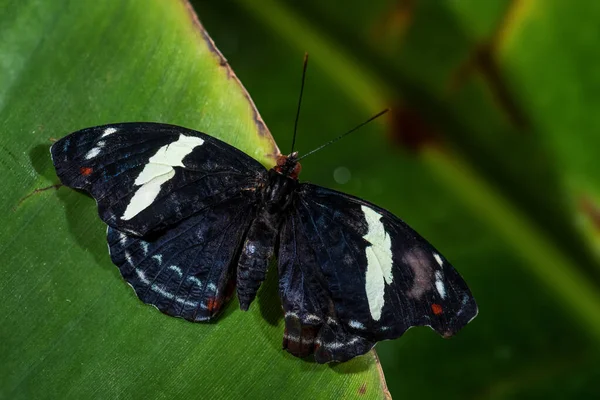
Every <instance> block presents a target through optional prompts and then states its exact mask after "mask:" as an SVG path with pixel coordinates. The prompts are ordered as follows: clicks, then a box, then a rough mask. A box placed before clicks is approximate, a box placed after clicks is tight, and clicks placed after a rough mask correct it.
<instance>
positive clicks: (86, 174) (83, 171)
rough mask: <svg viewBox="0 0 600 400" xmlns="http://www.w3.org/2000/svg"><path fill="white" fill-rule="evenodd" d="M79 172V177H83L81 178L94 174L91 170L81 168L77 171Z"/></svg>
mask: <svg viewBox="0 0 600 400" xmlns="http://www.w3.org/2000/svg"><path fill="white" fill-rule="evenodd" d="M79 172H81V175H83V176H88V175H90V174H91V173H92V172H94V170H93V169H92V168H90V167H81V168H80V169H79Z"/></svg>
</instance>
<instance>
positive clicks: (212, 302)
mask: <svg viewBox="0 0 600 400" xmlns="http://www.w3.org/2000/svg"><path fill="white" fill-rule="evenodd" d="M219 305H220V303H219V300H217V299H216V298H214V297H211V298H210V299H208V302H207V303H206V308H207V309H208V311H209V312H213V311H214V310H216V309H217V308H219Z"/></svg>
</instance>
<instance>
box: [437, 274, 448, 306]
mask: <svg viewBox="0 0 600 400" xmlns="http://www.w3.org/2000/svg"><path fill="white" fill-rule="evenodd" d="M443 278H444V276H443V274H442V271H435V288H436V289H437V291H438V293H439V294H440V297H441V298H442V299H445V298H446V286H445V285H444V282H442V279H443Z"/></svg>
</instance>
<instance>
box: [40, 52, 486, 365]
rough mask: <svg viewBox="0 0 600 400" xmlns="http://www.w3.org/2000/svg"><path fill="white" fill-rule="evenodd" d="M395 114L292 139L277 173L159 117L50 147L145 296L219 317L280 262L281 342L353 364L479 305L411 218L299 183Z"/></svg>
mask: <svg viewBox="0 0 600 400" xmlns="http://www.w3.org/2000/svg"><path fill="white" fill-rule="evenodd" d="M307 57H308V56H307V55H305V59H304V71H303V75H302V88H301V91H300V101H299V102H298V112H297V114H296V123H295V128H294V142H295V138H296V128H297V126H298V117H299V113H300V103H301V100H302V92H303V89H304V80H305V74H306V64H307ZM386 111H387V110H384V111H383V112H380V113H379V114H377V115H375V116H374V117H372V118H370V119H369V120H367V121H366V122H364V123H362V124H360V125H358V126H357V127H356V128H354V129H352V130H350V131H348V132H346V133H345V134H343V135H341V136H339V137H337V138H336V139H334V140H332V141H330V142H328V143H326V144H325V145H323V146H321V147H319V148H317V149H315V150H313V151H311V152H309V153H307V154H305V155H303V156H302V157H299V156H298V153H297V152H294V151H293V145H292V152H291V153H290V154H289V155H288V156H284V155H279V156H278V157H277V163H276V165H275V166H274V167H273V168H271V169H269V170H267V169H266V168H265V167H264V166H263V165H262V164H260V163H259V162H258V161H256V160H255V159H253V158H252V157H250V156H248V155H247V154H245V153H243V152H242V151H240V150H238V149H236V148H235V147H233V146H230V145H229V144H227V143H225V142H223V141H221V140H219V139H216V138H214V137H212V136H209V135H207V134H205V133H202V132H198V131H195V130H191V129H187V128H183V127H180V126H175V125H167V124H159V123H118V124H111V125H104V126H98V127H93V128H87V129H83V130H80V131H77V132H74V133H72V134H70V135H67V136H65V137H64V138H62V139H60V140H58V141H57V142H56V143H54V144H53V145H52V147H51V149H50V152H51V155H52V160H53V163H54V167H55V169H56V173H57V175H58V177H59V178H60V180H61V182H62V184H64V185H66V186H69V187H72V188H76V189H82V190H84V191H86V192H88V193H90V194H91V195H92V197H94V199H95V200H96V202H97V205H98V213H99V215H100V218H101V219H102V221H104V222H105V223H106V224H107V225H108V231H107V240H108V245H109V251H110V257H111V260H112V262H113V263H114V264H115V265H116V266H117V267H118V268H119V270H120V271H121V275H122V276H123V278H124V279H125V280H126V281H127V282H128V283H129V284H130V285H131V287H132V288H133V289H134V290H135V293H136V294H137V296H138V297H139V298H140V299H141V300H142V301H143V302H144V303H147V304H151V305H153V306H155V307H156V308H158V309H159V310H160V311H162V312H163V313H165V314H168V315H171V316H174V317H181V318H185V319H186V320H189V321H209V320H212V319H214V318H216V317H217V316H218V314H219V312H220V311H221V310H222V309H223V306H224V305H225V304H226V303H227V301H228V300H229V299H230V298H231V297H232V295H233V292H234V291H236V292H237V297H238V299H239V303H240V308H241V309H242V310H248V308H249V307H250V304H251V303H252V301H253V300H254V298H255V297H256V294H257V292H258V289H259V288H260V286H261V283H262V282H263V281H264V280H265V278H266V274H267V268H268V266H269V264H270V262H271V261H272V260H273V259H276V260H277V270H278V275H279V297H280V299H281V305H282V308H283V313H284V319H285V331H284V335H283V348H284V349H286V350H287V351H289V352H290V353H291V354H293V355H295V356H297V357H307V356H309V355H311V354H312V355H314V359H315V361H316V362H318V363H327V362H343V361H347V360H350V359H351V358H353V357H356V356H359V355H362V354H365V353H367V352H368V351H369V350H371V349H372V348H373V347H374V346H375V344H376V343H377V342H378V341H381V340H386V339H395V338H398V337H400V336H401V335H402V334H403V333H404V332H405V331H406V330H407V329H409V328H410V327H412V326H419V325H421V326H423V325H424V326H430V327H431V328H433V329H434V330H435V331H437V332H438V333H440V334H441V335H443V336H445V337H448V336H451V335H453V334H454V333H456V332H457V331H459V330H460V329H461V328H462V327H464V326H465V325H466V324H467V323H469V322H470V321H471V320H472V319H473V318H475V316H476V315H477V312H478V309H477V304H476V302H475V300H474V298H473V296H472V295H471V292H470V291H469V288H468V287H467V285H466V283H465V282H464V280H463V279H462V278H461V277H460V275H459V274H458V272H457V271H456V270H455V269H454V268H453V267H452V265H451V264H450V263H449V262H448V260H446V259H445V258H444V257H443V256H442V255H441V254H440V253H439V252H438V251H437V250H436V249H435V248H434V247H433V246H432V245H431V244H429V243H428V242H427V241H426V240H425V239H423V238H422V237H421V236H420V235H419V234H418V233H416V232H415V231H414V230H413V229H411V228H410V227H409V226H408V225H407V224H405V223H404V222H403V221H402V220H401V219H399V218H398V217H396V216H394V215H393V214H391V213H390V212H388V211H386V210H384V209H382V208H380V207H377V206H376V205H374V204H371V203H369V202H368V201H365V200H362V199H359V198H357V197H354V196H350V195H347V194H344V193H341V192H338V191H335V190H331V189H327V188H324V187H321V186H317V185H313V184H310V183H300V182H299V180H298V175H299V174H300V170H301V165H300V162H299V161H300V159H301V158H304V157H306V156H307V155H309V154H312V153H314V152H315V151H317V150H320V149H321V148H323V147H325V146H327V145H328V144H331V143H333V142H335V141H336V140H339V139H341V138H342V137H344V136H345V135H347V134H349V133H351V132H353V131H355V130H356V129H358V128H360V127H361V126H363V125H365V124H366V123H368V122H369V121H371V120H373V119H375V118H377V117H379V116H380V115H382V114H383V113H384V112H386Z"/></svg>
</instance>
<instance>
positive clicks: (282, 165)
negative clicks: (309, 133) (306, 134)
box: [273, 151, 302, 179]
mask: <svg viewBox="0 0 600 400" xmlns="http://www.w3.org/2000/svg"><path fill="white" fill-rule="evenodd" d="M273 169H274V170H275V171H277V172H279V173H280V174H282V175H285V176H289V177H290V178H293V179H298V175H300V171H302V165H300V163H299V162H298V152H297V151H294V152H293V153H291V154H290V155H287V156H284V155H283V154H280V155H279V156H277V165H276V166H275V167H274V168H273Z"/></svg>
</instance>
